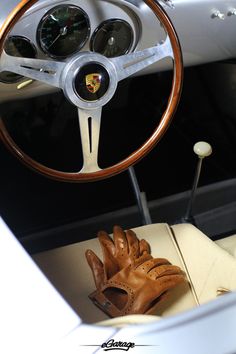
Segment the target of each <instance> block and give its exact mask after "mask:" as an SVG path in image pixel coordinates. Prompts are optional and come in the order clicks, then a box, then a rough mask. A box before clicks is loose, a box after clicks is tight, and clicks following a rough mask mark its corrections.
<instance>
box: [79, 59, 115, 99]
mask: <svg viewBox="0 0 236 354" xmlns="http://www.w3.org/2000/svg"><path fill="white" fill-rule="evenodd" d="M109 86H110V77H109V74H108V72H107V70H106V69H105V67H104V66H103V65H101V64H98V63H88V64H85V65H84V66H82V67H81V68H80V70H79V71H78V73H77V74H76V77H75V79H74V91H75V93H76V94H77V95H78V96H79V98H80V99H82V100H84V101H88V102H93V101H97V100H99V99H100V98H102V97H103V96H104V95H105V93H106V92H107V90H108V88H109Z"/></svg>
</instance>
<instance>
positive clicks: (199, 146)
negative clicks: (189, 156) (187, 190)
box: [183, 141, 212, 224]
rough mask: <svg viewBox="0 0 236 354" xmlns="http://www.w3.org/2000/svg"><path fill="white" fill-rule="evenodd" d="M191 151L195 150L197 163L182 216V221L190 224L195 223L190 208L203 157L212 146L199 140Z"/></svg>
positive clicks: (207, 154)
mask: <svg viewBox="0 0 236 354" xmlns="http://www.w3.org/2000/svg"><path fill="white" fill-rule="evenodd" d="M193 151H194V152H195V154H196V155H198V164H197V168H196V172H195V176H194V180H193V186H192V191H191V195H190V199H189V202H188V206H187V210H186V214H185V216H184V218H183V222H189V223H191V224H195V221H194V217H193V215H192V208H193V203H194V199H195V194H196V190H197V186H198V182H199V177H200V174H201V168H202V161H203V159H204V158H205V157H207V156H210V155H211V153H212V147H211V145H210V144H208V143H206V142H205V141H199V142H198V143H196V144H195V145H194V147H193Z"/></svg>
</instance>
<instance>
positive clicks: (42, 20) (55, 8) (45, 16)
mask: <svg viewBox="0 0 236 354" xmlns="http://www.w3.org/2000/svg"><path fill="white" fill-rule="evenodd" d="M62 7H65V8H67V7H70V8H76V9H78V10H80V11H81V13H83V15H84V18H85V19H86V22H87V35H86V38H85V39H84V41H82V42H81V43H80V45H79V46H78V47H77V49H76V50H75V51H74V52H73V53H71V54H67V55H64V56H62V55H55V54H52V53H50V51H49V50H47V49H46V48H45V46H44V45H43V43H42V42H41V31H42V28H43V27H42V25H43V23H44V22H45V20H46V19H47V18H48V17H49V15H50V14H51V13H52V12H54V11H55V10H57V9H59V8H62ZM90 33H91V24H90V20H89V16H88V14H87V13H86V12H85V11H84V10H83V9H82V8H81V7H79V6H76V5H73V4H62V5H57V6H54V7H52V8H51V9H50V10H48V11H47V12H46V13H45V14H44V16H43V17H42V18H41V20H40V22H39V24H38V26H37V31H36V40H37V44H38V46H39V48H40V49H41V51H42V52H43V53H44V54H46V55H47V56H49V57H50V58H52V59H65V58H69V57H71V56H72V55H74V54H75V53H77V52H79V51H80V50H81V49H82V48H83V47H84V45H85V44H86V42H87V41H88V39H89V37H90Z"/></svg>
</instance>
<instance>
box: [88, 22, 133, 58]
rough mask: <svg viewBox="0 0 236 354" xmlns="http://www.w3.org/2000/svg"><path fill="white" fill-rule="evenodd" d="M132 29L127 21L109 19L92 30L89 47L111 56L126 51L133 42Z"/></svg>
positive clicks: (108, 56) (122, 53)
mask: <svg viewBox="0 0 236 354" xmlns="http://www.w3.org/2000/svg"><path fill="white" fill-rule="evenodd" d="M133 38H134V34H133V30H132V27H131V26H130V25H129V23H128V22H126V21H124V20H120V19H110V20H107V21H104V22H102V23H101V24H100V25H99V26H98V27H97V28H96V30H95V31H94V33H93V35H92V38H91V44H90V48H91V50H92V51H93V52H96V53H100V54H102V55H105V56H106V57H107V58H113V57H117V56H120V55H124V54H126V53H128V52H129V51H130V49H131V47H132V44H133Z"/></svg>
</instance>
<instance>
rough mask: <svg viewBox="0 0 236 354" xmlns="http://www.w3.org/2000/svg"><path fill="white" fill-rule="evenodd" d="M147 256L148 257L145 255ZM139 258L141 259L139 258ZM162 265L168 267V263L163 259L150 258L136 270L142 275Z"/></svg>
mask: <svg viewBox="0 0 236 354" xmlns="http://www.w3.org/2000/svg"><path fill="white" fill-rule="evenodd" d="M146 256H148V255H146ZM140 258H141V257H140ZM162 265H170V262H169V261H168V260H167V259H165V258H152V259H149V260H147V261H146V262H143V263H141V264H140V265H139V266H138V267H136V269H137V270H138V271H141V272H142V273H145V274H147V273H148V272H150V271H151V270H152V269H153V268H157V267H159V266H162Z"/></svg>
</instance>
